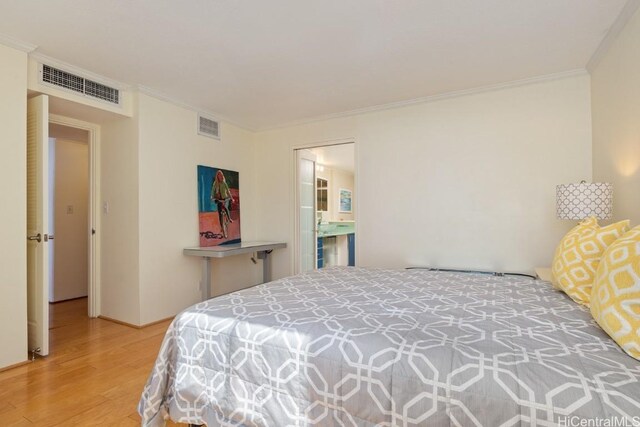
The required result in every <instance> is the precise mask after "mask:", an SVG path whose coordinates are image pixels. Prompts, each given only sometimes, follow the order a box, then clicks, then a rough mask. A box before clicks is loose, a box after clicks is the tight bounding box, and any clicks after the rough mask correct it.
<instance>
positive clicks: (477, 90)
mask: <svg viewBox="0 0 640 427" xmlns="http://www.w3.org/2000/svg"><path fill="white" fill-rule="evenodd" d="M639 1H640V0H639ZM588 75H589V72H588V71H587V70H586V69H584V68H579V69H575V70H569V71H562V72H559V73H553V74H545V75H542V76H536V77H529V78H526V79H519V80H512V81H509V82H504V83H497V84H493V85H487V86H479V87H475V88H471V89H463V90H456V91H451V92H445V93H441V94H437V95H430V96H425V97H421V98H414V99H409V100H406V101H399V102H391V103H388V104H379V105H374V106H371V107H365V108H358V109H355V110H348V111H344V112H341V113H332V114H327V115H323V116H316V117H310V118H307V119H301V120H297V121H293V122H288V123H284V124H282V125H276V126H268V127H263V128H258V129H256V131H258V132H263V131H269V130H274V129H282V128H286V127H291V126H300V125H304V124H308V123H315V122H320V121H324V120H331V119H337V118H342V117H349V116H355V115H359V114H366V113H372V112H376V111H384V110H393V109H396V108H402V107H408V106H411V105H416V104H426V103H430V102H436V101H442V100H445V99H451V98H458V97H461V96H468V95H476V94H480V93H485V92H493V91H496V90H501V89H508V88H512V87H517V86H526V85H530V84H535V83H541V82H546V81H551V80H560V79H565V78H569V77H577V76H588Z"/></svg>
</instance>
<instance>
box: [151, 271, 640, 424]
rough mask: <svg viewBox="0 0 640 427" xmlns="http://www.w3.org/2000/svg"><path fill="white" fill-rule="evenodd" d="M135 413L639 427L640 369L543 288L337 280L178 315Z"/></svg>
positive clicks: (465, 281) (489, 280) (243, 419)
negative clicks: (591, 422)
mask: <svg viewBox="0 0 640 427" xmlns="http://www.w3.org/2000/svg"><path fill="white" fill-rule="evenodd" d="M138 410H139V413H140V415H141V416H142V423H143V425H145V426H159V425H163V424H164V418H165V417H169V416H170V418H171V419H173V420H174V421H177V422H183V423H192V424H206V425H207V426H210V427H212V426H309V425H318V426H374V425H376V426H418V425H428V426H449V425H461V426H491V427H493V426H510V425H557V424H563V423H565V424H564V425H573V424H568V423H567V422H569V420H570V418H569V417H574V418H572V420H574V421H575V420H582V419H584V420H586V419H593V418H600V419H604V418H607V419H614V418H615V419H616V420H623V419H625V418H626V420H627V421H629V422H637V423H638V424H636V425H640V362H638V361H637V360H635V359H633V358H631V357H630V356H628V355H626V354H625V353H624V352H623V351H622V350H620V348H619V347H618V346H617V345H616V344H615V343H614V342H613V341H612V340H611V339H610V338H609V337H608V336H607V335H606V334H605V333H604V332H603V331H602V330H601V329H600V328H599V327H598V326H597V324H596V323H595V322H594V321H593V320H592V318H591V316H590V314H589V311H588V309H586V308H585V307H582V306H580V305H578V304H576V303H574V302H572V301H571V300H570V299H569V298H568V297H567V296H566V295H564V294H562V293H560V292H558V291H556V290H554V289H553V288H552V286H551V284H549V283H548V282H544V281H540V280H533V279H530V278H525V277H510V276H504V277H499V276H493V275H484V274H466V273H452V272H438V271H426V270H385V269H364V268H357V267H343V268H340V267H338V268H328V269H322V270H318V271H314V272H311V273H308V274H301V275H298V276H293V277H288V278H285V279H281V280H276V281H274V282H270V283H266V284H263V285H259V286H256V287H253V288H249V289H245V290H242V291H239V292H235V293H232V294H229V295H225V296H222V297H218V298H214V299H211V300H208V301H205V302H202V303H199V304H196V305H194V306H192V307H190V308H189V309H187V310H185V311H184V312H182V313H181V314H180V315H178V316H177V317H176V318H175V320H174V321H173V323H172V324H171V326H170V327H169V329H168V331H167V334H166V337H165V339H164V342H163V344H162V346H161V349H160V352H159V355H158V358H157V360H156V363H155V366H154V368H153V371H152V373H151V375H150V377H149V380H148V382H147V384H146V386H145V388H144V391H143V395H142V398H141V400H140V403H139V407H138ZM631 425H633V424H631Z"/></svg>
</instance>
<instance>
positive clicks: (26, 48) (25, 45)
mask: <svg viewBox="0 0 640 427" xmlns="http://www.w3.org/2000/svg"><path fill="white" fill-rule="evenodd" d="M0 44H3V45H5V46H7V47H11V48H13V49H17V50H21V51H22V52H26V53H31V52H33V51H34V50H36V49H37V48H38V46H36V45H35V44H33V43H29V42H25V41H24V40H18V39H16V38H14V37H11V36H8V35H6V34H0Z"/></svg>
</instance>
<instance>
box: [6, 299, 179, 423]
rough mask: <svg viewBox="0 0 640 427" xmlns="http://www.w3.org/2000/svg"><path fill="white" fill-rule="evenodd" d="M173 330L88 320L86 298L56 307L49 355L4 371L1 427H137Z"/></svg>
mask: <svg viewBox="0 0 640 427" xmlns="http://www.w3.org/2000/svg"><path fill="white" fill-rule="evenodd" d="M168 326H169V321H168V320H167V321H165V322H162V323H158V324H155V325H152V326H149V327H146V328H143V329H135V328H130V327H127V326H124V325H120V324H117V323H113V322H110V321H108V320H103V319H90V318H89V317H87V300H86V298H84V299H78V300H72V301H68V302H62V303H58V304H53V305H51V306H50V331H49V332H50V334H49V337H50V338H49V339H50V355H49V356H47V357H45V358H39V359H37V360H36V361H35V362H33V363H29V364H26V365H22V366H19V367H16V368H13V369H9V370H7V371H3V372H0V425H2V426H92V425H101V426H139V425H140V417H139V416H138V414H137V412H136V408H137V405H138V400H139V399H140V394H141V393H142V388H143V386H144V384H145V382H146V380H147V377H148V375H149V373H150V372H151V368H152V366H153V362H154V361H155V357H156V355H157V353H158V349H159V348H160V344H161V342H162V338H163V337H164V333H165V331H166V329H167V327H168ZM168 425H178V424H172V423H168ZM182 425H183V426H184V425H185V424H182Z"/></svg>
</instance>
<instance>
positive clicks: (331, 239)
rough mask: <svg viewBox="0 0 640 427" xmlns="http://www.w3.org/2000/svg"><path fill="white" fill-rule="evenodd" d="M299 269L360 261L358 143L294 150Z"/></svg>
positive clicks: (350, 142) (295, 252)
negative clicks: (357, 208) (357, 231)
mask: <svg viewBox="0 0 640 427" xmlns="http://www.w3.org/2000/svg"><path fill="white" fill-rule="evenodd" d="M294 153H295V159H296V160H295V170H296V173H295V187H296V202H295V219H296V220H295V227H296V230H295V235H296V239H295V243H296V245H295V246H296V248H295V250H294V257H295V267H296V272H297V273H303V272H307V271H311V270H315V269H318V268H324V267H329V266H355V264H356V226H357V223H356V221H355V219H356V209H355V206H356V200H357V191H356V187H357V186H356V182H357V176H356V167H355V165H356V161H355V143H354V142H353V141H348V142H336V143H325V144H317V145H312V146H307V147H301V148H295V149H294Z"/></svg>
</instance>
